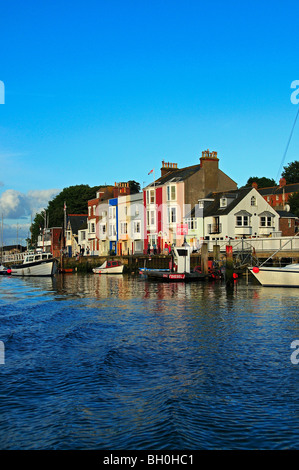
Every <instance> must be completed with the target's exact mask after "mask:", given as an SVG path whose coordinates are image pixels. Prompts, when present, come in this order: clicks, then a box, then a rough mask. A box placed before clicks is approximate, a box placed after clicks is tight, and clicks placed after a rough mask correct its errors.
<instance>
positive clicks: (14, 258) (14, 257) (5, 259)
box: [2, 253, 25, 263]
mask: <svg viewBox="0 0 299 470" xmlns="http://www.w3.org/2000/svg"><path fill="white" fill-rule="evenodd" d="M24 256H25V253H14V254H11V255H3V256H2V263H16V262H18V261H23V259H24Z"/></svg>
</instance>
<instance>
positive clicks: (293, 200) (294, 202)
mask: <svg viewBox="0 0 299 470" xmlns="http://www.w3.org/2000/svg"><path fill="white" fill-rule="evenodd" d="M288 204H289V206H290V211H291V212H292V214H294V215H296V216H297V217H299V192H298V193H293V194H292V195H291V196H289V197H288Z"/></svg>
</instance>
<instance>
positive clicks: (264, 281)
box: [248, 267, 299, 287]
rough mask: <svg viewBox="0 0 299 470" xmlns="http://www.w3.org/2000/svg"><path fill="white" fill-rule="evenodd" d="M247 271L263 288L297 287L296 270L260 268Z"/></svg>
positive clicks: (297, 277) (298, 275)
mask: <svg viewBox="0 0 299 470" xmlns="http://www.w3.org/2000/svg"><path fill="white" fill-rule="evenodd" d="M248 269H249V271H250V272H251V274H252V275H253V276H254V277H255V278H256V279H257V281H258V282H259V283H260V284H261V285H262V286H264V287H299V270H298V268H294V269H292V268H290V267H288V268H275V267H261V268H258V270H257V269H254V268H248ZM255 271H257V272H255Z"/></svg>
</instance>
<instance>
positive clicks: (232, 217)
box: [203, 187, 279, 240]
mask: <svg viewBox="0 0 299 470" xmlns="http://www.w3.org/2000/svg"><path fill="white" fill-rule="evenodd" d="M210 196H211V198H213V199H214V201H213V202H210V203H209V204H208V205H207V207H206V208H204V211H203V212H204V236H205V237H209V239H212V240H213V239H215V238H219V239H225V238H227V237H229V238H247V237H267V236H273V235H275V234H276V235H277V234H278V232H279V214H278V213H277V212H276V211H275V210H274V209H273V207H271V206H270V204H269V203H268V202H267V201H266V200H265V199H264V198H263V197H262V196H261V195H260V193H259V192H258V191H257V190H256V189H255V188H250V187H249V188H241V189H237V190H234V191H228V192H222V193H216V194H211V195H210Z"/></svg>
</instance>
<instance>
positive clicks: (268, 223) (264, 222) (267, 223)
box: [261, 216, 272, 227]
mask: <svg viewBox="0 0 299 470" xmlns="http://www.w3.org/2000/svg"><path fill="white" fill-rule="evenodd" d="M261 227H272V217H269V216H267V217H266V216H262V217H261Z"/></svg>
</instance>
